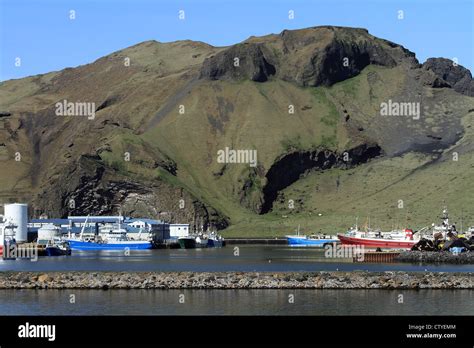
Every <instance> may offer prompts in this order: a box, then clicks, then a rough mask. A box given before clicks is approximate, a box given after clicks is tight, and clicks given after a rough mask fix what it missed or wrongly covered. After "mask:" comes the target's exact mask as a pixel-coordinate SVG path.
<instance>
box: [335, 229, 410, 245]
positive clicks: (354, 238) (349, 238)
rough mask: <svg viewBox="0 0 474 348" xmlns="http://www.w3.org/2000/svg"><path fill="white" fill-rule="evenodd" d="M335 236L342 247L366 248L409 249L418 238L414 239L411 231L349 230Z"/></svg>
mask: <svg viewBox="0 0 474 348" xmlns="http://www.w3.org/2000/svg"><path fill="white" fill-rule="evenodd" d="M337 236H338V238H339V240H340V241H341V244H342V245H363V246H364V247H366V248H390V249H410V248H411V247H412V246H413V245H415V244H416V243H417V242H418V241H419V236H418V235H417V236H416V237H414V236H413V230H411V229H405V230H400V231H391V232H376V231H365V232H364V231H359V230H357V229H351V230H349V231H348V232H347V233H346V234H338V235H337Z"/></svg>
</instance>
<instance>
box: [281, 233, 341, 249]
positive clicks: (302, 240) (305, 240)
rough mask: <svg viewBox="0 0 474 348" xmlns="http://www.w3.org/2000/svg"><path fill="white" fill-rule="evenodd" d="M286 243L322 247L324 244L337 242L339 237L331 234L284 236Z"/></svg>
mask: <svg viewBox="0 0 474 348" xmlns="http://www.w3.org/2000/svg"><path fill="white" fill-rule="evenodd" d="M286 239H287V240H288V245H292V246H316V247H324V246H325V245H326V244H333V243H339V239H338V238H335V237H331V236H319V235H312V236H309V237H307V236H286Z"/></svg>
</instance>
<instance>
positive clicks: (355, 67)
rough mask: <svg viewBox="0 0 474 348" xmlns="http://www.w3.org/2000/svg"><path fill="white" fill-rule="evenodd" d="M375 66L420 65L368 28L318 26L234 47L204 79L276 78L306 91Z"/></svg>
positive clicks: (210, 63)
mask: <svg viewBox="0 0 474 348" xmlns="http://www.w3.org/2000/svg"><path fill="white" fill-rule="evenodd" d="M369 64H375V65H380V66H386V67H394V66H396V65H397V64H410V65H412V66H413V67H416V66H418V62H417V60H416V59H415V54H414V53H412V52H410V51H408V50H407V49H405V48H403V47H402V46H400V45H396V44H394V43H392V42H389V41H385V40H380V39H377V38H375V37H373V36H372V35H370V34H369V33H368V31H367V30H364V29H353V30H347V28H340V27H317V28H310V29H304V30H295V31H288V30H285V31H283V32H282V33H281V34H280V35H272V36H270V37H265V39H258V38H255V39H249V40H247V42H244V43H243V44H239V45H235V46H231V47H229V48H227V49H225V50H223V51H221V52H219V53H217V54H216V55H215V56H212V57H210V58H207V59H206V60H205V61H204V64H203V68H202V70H201V78H207V79H211V80H219V79H237V80H238V79H242V78H246V79H250V80H252V81H257V82H265V81H267V80H268V79H269V78H271V77H272V76H273V77H274V78H280V79H283V80H286V81H291V82H294V83H296V84H298V85H299V86H302V87H307V86H312V87H314V86H320V85H324V86H330V85H332V84H334V83H336V82H339V81H344V80H346V79H348V78H351V77H353V76H356V75H358V74H359V73H360V71H361V70H362V69H364V68H365V67H366V66H368V65H369Z"/></svg>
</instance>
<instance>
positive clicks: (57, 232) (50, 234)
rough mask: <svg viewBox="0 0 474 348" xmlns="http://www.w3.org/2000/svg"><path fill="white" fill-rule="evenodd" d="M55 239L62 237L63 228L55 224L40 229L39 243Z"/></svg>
mask: <svg viewBox="0 0 474 348" xmlns="http://www.w3.org/2000/svg"><path fill="white" fill-rule="evenodd" d="M55 237H61V228H59V227H57V226H55V225H53V224H48V225H44V226H42V227H41V228H40V229H38V241H40V240H51V239H54V238H55Z"/></svg>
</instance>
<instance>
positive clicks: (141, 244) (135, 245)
mask: <svg viewBox="0 0 474 348" xmlns="http://www.w3.org/2000/svg"><path fill="white" fill-rule="evenodd" d="M67 241H68V242H69V246H70V247H71V249H72V250H126V249H130V250H132V249H133V250H138V249H140V250H143V249H151V248H152V243H151V242H148V241H135V240H121V241H106V242H103V241H100V242H94V241H88V242H86V241H81V240H73V239H68V240H67Z"/></svg>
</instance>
